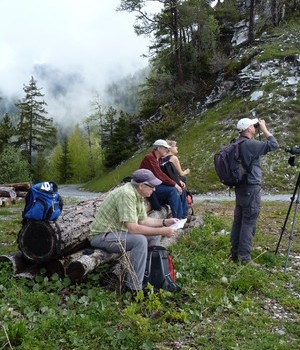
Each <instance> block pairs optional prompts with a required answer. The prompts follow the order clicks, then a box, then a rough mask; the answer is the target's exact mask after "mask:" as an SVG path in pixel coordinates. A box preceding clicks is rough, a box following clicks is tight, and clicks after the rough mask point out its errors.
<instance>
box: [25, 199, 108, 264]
mask: <svg viewBox="0 0 300 350" xmlns="http://www.w3.org/2000/svg"><path fill="white" fill-rule="evenodd" d="M103 199H104V198H103V197H101V198H99V199H96V200H90V201H82V202H80V203H79V204H77V205H76V206H70V207H65V208H64V209H63V211H62V215H61V216H60V217H59V218H58V219H57V221H56V222H51V221H49V222H46V221H27V222H26V223H25V225H24V226H23V227H22V228H21V230H20V232H19V237H18V242H19V248H20V249H21V251H22V252H23V254H24V255H25V257H26V258H27V259H29V260H31V261H33V262H37V263H42V262H47V261H50V260H52V259H57V257H60V256H62V257H64V256H67V255H70V254H72V253H74V252H76V251H79V250H82V249H84V248H87V247H89V241H88V233H89V227H90V224H91V223H92V221H93V219H94V217H95V213H96V211H97V209H98V207H99V206H100V205H101V203H102V201H103Z"/></svg>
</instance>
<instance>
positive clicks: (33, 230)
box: [18, 221, 60, 263]
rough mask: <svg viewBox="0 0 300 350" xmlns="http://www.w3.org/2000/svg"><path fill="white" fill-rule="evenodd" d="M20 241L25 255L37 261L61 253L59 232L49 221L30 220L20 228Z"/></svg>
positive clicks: (47, 259) (48, 258)
mask: <svg viewBox="0 0 300 350" xmlns="http://www.w3.org/2000/svg"><path fill="white" fill-rule="evenodd" d="M18 241H19V247H20V250H21V251H22V253H23V254H24V256H25V257H26V258H27V259H29V260H31V261H35V262H37V263H41V262H46V261H49V260H50V259H53V257H55V256H57V255H58V254H59V253H60V252H59V251H58V250H59V247H58V244H59V242H58V238H57V234H56V232H55V230H54V229H53V228H52V226H51V225H49V224H48V223H47V222H43V221H29V222H28V223H26V224H25V225H24V226H23V227H22V229H21V230H20V232H19V237H18Z"/></svg>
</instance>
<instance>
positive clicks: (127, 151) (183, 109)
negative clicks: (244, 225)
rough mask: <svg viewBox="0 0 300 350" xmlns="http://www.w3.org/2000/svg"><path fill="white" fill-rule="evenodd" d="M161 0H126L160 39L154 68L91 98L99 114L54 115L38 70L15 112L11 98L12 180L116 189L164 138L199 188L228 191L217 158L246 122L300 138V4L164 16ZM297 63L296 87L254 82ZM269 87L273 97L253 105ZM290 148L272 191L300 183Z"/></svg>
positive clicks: (1, 137)
mask: <svg viewBox="0 0 300 350" xmlns="http://www.w3.org/2000/svg"><path fill="white" fill-rule="evenodd" d="M150 2H152V3H153V1H150V0H143V1H142V0H120V5H119V7H118V9H117V11H120V12H122V11H123V12H130V13H134V15H135V16H136V22H135V25H134V30H135V32H136V35H145V36H150V37H151V39H152V40H151V45H150V46H149V51H148V53H145V55H148V58H149V66H148V67H147V69H145V70H144V71H142V72H136V74H135V75H134V76H128V77H127V78H124V79H122V80H120V81H112V82H111V83H110V84H109V85H108V86H107V87H106V94H108V95H109V96H110V101H111V105H104V104H103V103H102V102H101V101H102V99H101V96H96V97H95V96H91V101H92V110H93V111H92V112H90V111H86V114H85V116H82V120H81V122H79V123H77V124H76V125H71V126H69V127H68V128H66V127H65V126H63V125H60V124H59V123H58V122H57V121H56V118H55V115H48V112H47V92H46V91H44V90H43V87H41V86H39V82H38V81H37V80H36V79H35V77H33V76H31V77H30V79H29V81H28V82H25V83H24V86H23V92H24V95H23V96H24V97H23V98H22V99H20V100H18V101H15V102H14V106H13V108H12V106H11V108H7V109H5V106H6V105H4V104H3V105H1V101H2V100H3V98H2V96H0V111H1V116H0V160H1V165H2V172H1V174H0V183H5V182H21V181H31V182H38V181H44V180H49V179H50V178H51V180H52V181H55V182H57V183H60V184H64V183H86V184H87V185H86V186H87V187H89V188H90V189H93V190H98V191H99V190H101V191H103V190H107V189H108V188H110V187H112V186H114V185H115V184H116V182H118V181H120V180H121V179H122V177H125V176H128V175H130V173H131V172H132V171H133V170H135V168H136V167H138V165H139V160H140V159H141V157H142V156H143V155H144V154H145V152H147V151H148V147H150V146H151V144H152V143H153V141H154V140H155V139H158V138H176V140H177V141H178V144H179V146H180V150H179V151H180V156H181V157H182V160H183V163H186V165H187V166H189V167H190V168H191V169H192V173H193V177H192V176H191V180H190V186H191V188H192V189H193V190H194V191H197V192H199V191H208V190H216V189H218V188H219V187H218V183H217V179H216V177H215V174H214V172H213V169H212V165H211V160H212V154H213V153H214V152H216V151H217V150H218V148H219V147H220V146H221V145H222V144H224V143H226V142H227V141H228V140H229V139H230V138H231V137H232V136H233V133H234V127H233V126H234V124H235V122H236V120H238V119H239V118H241V117H244V116H255V117H259V118H264V119H266V121H267V123H269V124H270V127H271V128H272V130H273V131H276V132H277V134H278V135H277V136H279V137H282V140H280V141H283V143H286V144H289V145H290V146H293V145H294V144H296V143H297V142H299V129H297V128H296V129H295V127H294V126H295V125H297V120H299V119H298V118H299V112H300V108H299V105H300V103H299V94H298V91H297V87H299V80H297V79H298V78H297V77H298V76H299V74H300V73H299V53H300V47H299V41H300V40H299V36H300V35H299V30H300V29H299V25H298V24H297V23H299V9H300V1H299V0H289V1H285V0H269V1H261V0H249V1H246V2H244V1H239V0H224V1H222V2H221V1H220V0H219V1H208V0H156V1H154V2H155V3H156V4H157V12H155V13H152V12H148V10H147V5H148V3H150ZM212 3H214V6H212ZM283 37H284V39H283ZM284 43H285V45H284ZM288 61H289V62H293V64H294V66H295V67H296V68H295V69H294V71H293V74H294V77H296V82H295V83H293V84H290V85H288V86H287V85H286V86H282V85H281V86H279V84H278V81H276V79H275V78H274V79H273V80H272V79H271V78H269V79H268V80H267V78H264V77H263V76H262V75H261V76H260V78H259V79H256V86H255V85H253V84H252V85H251V84H250V85H249V84H248V85H246V88H245V84H244V85H243V82H244V80H243V77H241V72H244V71H245V69H247V68H249V67H250V68H252V73H253V66H254V65H256V66H258V65H260V67H262V66H263V65H264V64H267V63H268V62H274V65H276V64H277V65H278V64H279V65H280V64H282V62H288ZM278 62H279V63H278ZM262 69H263V68H262ZM280 71H283V68H281V69H280ZM252 73H251V74H252ZM243 74H244V73H243ZM247 74H248V78H249V75H250V73H249V72H248V73H247ZM288 74H289V75H290V74H291V72H289V73H288ZM270 75H271V76H274V74H270ZM281 78H282V77H281ZM248 80H249V79H248ZM254 80H255V79H252V80H251V79H250V81H252V82H253V81H254ZM258 85H259V92H260V93H262V92H261V91H264V98H261V99H256V100H253V99H252V100H251V98H250V97H249V96H251V93H253V92H255V89H257V86H258ZM220 87H225V88H224V91H223V92H222V91H220ZM218 89H219V91H218V92H217V93H215V92H216V91H217V90H218ZM276 89H277V90H276ZM275 90H276V91H278V94H277V96H276V98H275V97H274V100H275V102H276V103H274V101H271V98H270V96H271V92H272V91H273V93H274V94H273V96H275ZM214 93H215V95H217V98H215V99H211V97H212V96H213V95H214ZM267 94H268V96H269V98H266V96H267ZM279 95H280V96H279ZM278 96H279V97H278ZM86 115H88V116H86ZM281 118H283V119H281ZM67 119H68V116H67V115H66V120H67ZM283 126H284V127H285V130H284V129H283ZM283 136H284V138H283ZM208 146H209V147H208ZM283 147H284V145H283ZM284 155H285V153H280V152H278V156H277V158H276V157H275V159H274V160H272V162H273V163H272V169H273V170H274V171H275V176H274V174H273V175H270V178H267V179H266V184H267V187H269V188H278V189H279V190H282V189H283V188H285V186H286V183H285V182H284V179H288V180H290V181H293V179H294V175H293V172H294V171H293V170H290V169H287V171H285V168H287V166H286V164H285V163H284V162H285V160H286V157H285V156H284ZM282 160H283V162H282ZM209 162H210V163H209ZM283 163H284V164H283ZM111 172H114V176H113V177H112V176H111ZM277 174H278V176H277Z"/></svg>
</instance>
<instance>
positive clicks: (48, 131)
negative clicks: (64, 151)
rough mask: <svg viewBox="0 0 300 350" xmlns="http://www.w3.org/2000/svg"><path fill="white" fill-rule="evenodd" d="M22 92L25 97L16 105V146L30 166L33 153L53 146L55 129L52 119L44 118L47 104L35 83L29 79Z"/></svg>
mask: <svg viewBox="0 0 300 350" xmlns="http://www.w3.org/2000/svg"><path fill="white" fill-rule="evenodd" d="M23 90H24V92H25V97H24V98H23V99H22V100H20V101H19V102H18V103H17V104H16V106H17V107H18V108H19V109H20V120H19V123H18V126H17V133H18V141H17V145H18V146H19V147H20V148H21V149H22V150H23V153H24V154H25V155H26V156H27V159H28V162H29V164H32V163H33V153H34V152H35V151H43V150H44V149H46V148H47V147H49V146H51V145H53V144H54V142H55V137H56V128H55V127H54V125H53V119H52V118H47V117H46V114H47V111H46V109H45V106H47V103H46V102H45V101H44V100H43V97H44V95H43V94H42V93H41V89H39V88H38V87H37V81H36V80H34V78H33V77H31V79H30V82H29V85H24V88H23Z"/></svg>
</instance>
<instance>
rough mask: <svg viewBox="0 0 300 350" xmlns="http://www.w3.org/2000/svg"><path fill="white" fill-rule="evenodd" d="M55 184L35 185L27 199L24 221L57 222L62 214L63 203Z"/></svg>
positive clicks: (43, 183)
mask: <svg viewBox="0 0 300 350" xmlns="http://www.w3.org/2000/svg"><path fill="white" fill-rule="evenodd" d="M57 190H58V188H57V185H56V184H55V183H54V182H51V181H49V182H40V183H37V184H35V185H33V186H32V187H31V188H30V189H29V191H28V193H27V195H26V198H25V208H24V211H23V213H22V216H23V219H24V220H25V221H26V219H27V220H35V221H55V220H56V219H57V218H58V217H59V215H60V214H61V212H62V208H63V201H62V198H61V196H60V195H59V194H58V192H57Z"/></svg>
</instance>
